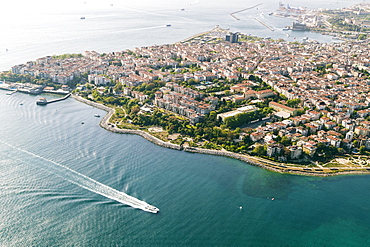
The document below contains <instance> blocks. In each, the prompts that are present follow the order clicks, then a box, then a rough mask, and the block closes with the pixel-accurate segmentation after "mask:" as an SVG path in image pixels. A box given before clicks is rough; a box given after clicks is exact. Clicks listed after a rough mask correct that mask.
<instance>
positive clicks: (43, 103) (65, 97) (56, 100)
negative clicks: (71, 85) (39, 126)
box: [36, 93, 71, 105]
mask: <svg viewBox="0 0 370 247" xmlns="http://www.w3.org/2000/svg"><path fill="white" fill-rule="evenodd" d="M70 96H71V94H70V93H69V94H67V95H66V96H64V97H63V98H59V99H53V100H50V101H46V100H43V101H40V99H39V100H38V101H37V102H36V104H37V105H47V104H51V103H55V102H58V101H62V100H65V99H67V98H69V97H70Z"/></svg>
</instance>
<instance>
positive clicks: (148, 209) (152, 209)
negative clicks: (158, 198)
mask: <svg viewBox="0 0 370 247" xmlns="http://www.w3.org/2000/svg"><path fill="white" fill-rule="evenodd" d="M141 209H142V210H144V211H146V212H150V213H153V214H156V213H158V212H159V209H158V208H156V207H154V206H151V205H149V204H147V205H145V206H144V207H143V208H141Z"/></svg>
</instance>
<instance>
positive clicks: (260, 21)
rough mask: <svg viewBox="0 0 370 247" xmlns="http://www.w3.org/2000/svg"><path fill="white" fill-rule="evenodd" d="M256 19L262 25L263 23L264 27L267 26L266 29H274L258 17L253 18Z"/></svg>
mask: <svg viewBox="0 0 370 247" xmlns="http://www.w3.org/2000/svg"><path fill="white" fill-rule="evenodd" d="M254 19H255V20H256V21H258V22H259V23H261V24H262V25H264V26H265V27H267V28H268V29H270V31H275V30H274V29H273V28H272V27H270V26H269V25H267V24H266V23H264V22H263V21H261V20H260V19H258V18H254Z"/></svg>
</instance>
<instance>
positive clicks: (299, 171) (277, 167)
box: [72, 95, 370, 177]
mask: <svg viewBox="0 0 370 247" xmlns="http://www.w3.org/2000/svg"><path fill="white" fill-rule="evenodd" d="M72 97H73V98H75V99H76V100H77V101H80V102H82V103H85V104H87V105H91V106H93V107H96V108H98V109H101V110H104V111H106V112H107V114H106V115H105V116H104V117H103V118H102V120H101V121H100V123H99V125H100V126H101V127H102V128H104V129H106V130H108V131H110V132H113V133H118V134H133V135H139V136H141V137H143V138H145V139H146V140H148V141H150V142H152V143H154V144H156V145H158V146H161V147H165V148H170V149H175V150H179V151H185V152H191V153H201V154H209V155H217V156H225V157H229V158H234V159H237V160H240V161H244V162H246V163H248V164H250V165H254V166H259V167H261V168H263V169H265V170H270V171H273V172H278V173H284V174H295V175H304V176H316V177H329V176H336V175H351V174H364V175H366V174H370V171H369V170H360V169H358V170H357V171H356V170H353V169H354V168H351V170H350V171H345V170H349V169H346V168H342V167H341V168H338V170H339V169H340V170H344V171H333V170H331V169H330V168H324V169H320V170H323V171H315V170H316V169H317V168H310V171H305V170H303V168H301V167H288V166H286V164H284V163H277V162H274V161H270V160H267V159H264V158H260V157H255V156H250V155H243V154H237V153H233V152H229V151H224V150H222V151H221V150H213V149H203V148H196V147H182V146H181V145H177V144H173V143H170V142H165V141H162V140H160V139H158V138H157V137H155V136H153V135H151V134H149V133H147V132H145V131H142V130H132V129H119V128H117V127H115V126H112V125H110V124H109V119H110V118H111V116H112V115H113V114H114V109H112V108H110V107H108V106H105V105H103V104H100V103H96V102H93V101H90V100H87V99H85V98H82V97H80V96H76V95H72Z"/></svg>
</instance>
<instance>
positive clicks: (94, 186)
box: [0, 140, 159, 213]
mask: <svg viewBox="0 0 370 247" xmlns="http://www.w3.org/2000/svg"><path fill="white" fill-rule="evenodd" d="M0 142H1V143H3V144H5V145H7V146H8V147H11V148H13V149H16V150H18V151H21V152H23V153H26V154H29V155H31V156H33V157H36V158H38V159H41V160H44V161H47V162H49V163H51V164H53V165H52V166H47V168H46V167H45V168H44V169H45V170H47V171H49V172H50V171H51V172H52V173H53V174H55V175H57V176H59V177H61V178H63V179H64V180H66V181H68V182H71V183H73V184H75V185H78V186H80V187H82V188H84V189H87V190H89V191H92V192H95V193H97V194H99V195H102V196H105V197H107V198H109V199H112V200H115V201H117V202H120V203H123V204H125V205H128V206H131V207H133V208H138V209H141V210H144V211H147V212H151V213H158V212H159V209H158V208H156V207H154V206H152V205H149V204H148V203H146V202H145V201H141V200H139V199H137V198H135V197H133V196H130V195H128V194H126V193H124V192H121V191H118V190H116V189H113V188H112V187H109V186H107V185H105V184H102V183H100V182H98V181H96V180H94V179H92V178H90V177H88V176H85V175H83V174H81V173H79V172H76V171H74V170H72V169H70V168H68V167H66V166H64V165H62V164H59V163H57V162H55V161H52V160H49V159H47V158H44V157H42V156H39V155H37V154H34V153H32V152H29V151H27V150H24V149H21V148H19V147H15V146H13V145H11V144H8V143H5V142H4V141H1V140H0Z"/></svg>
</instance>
